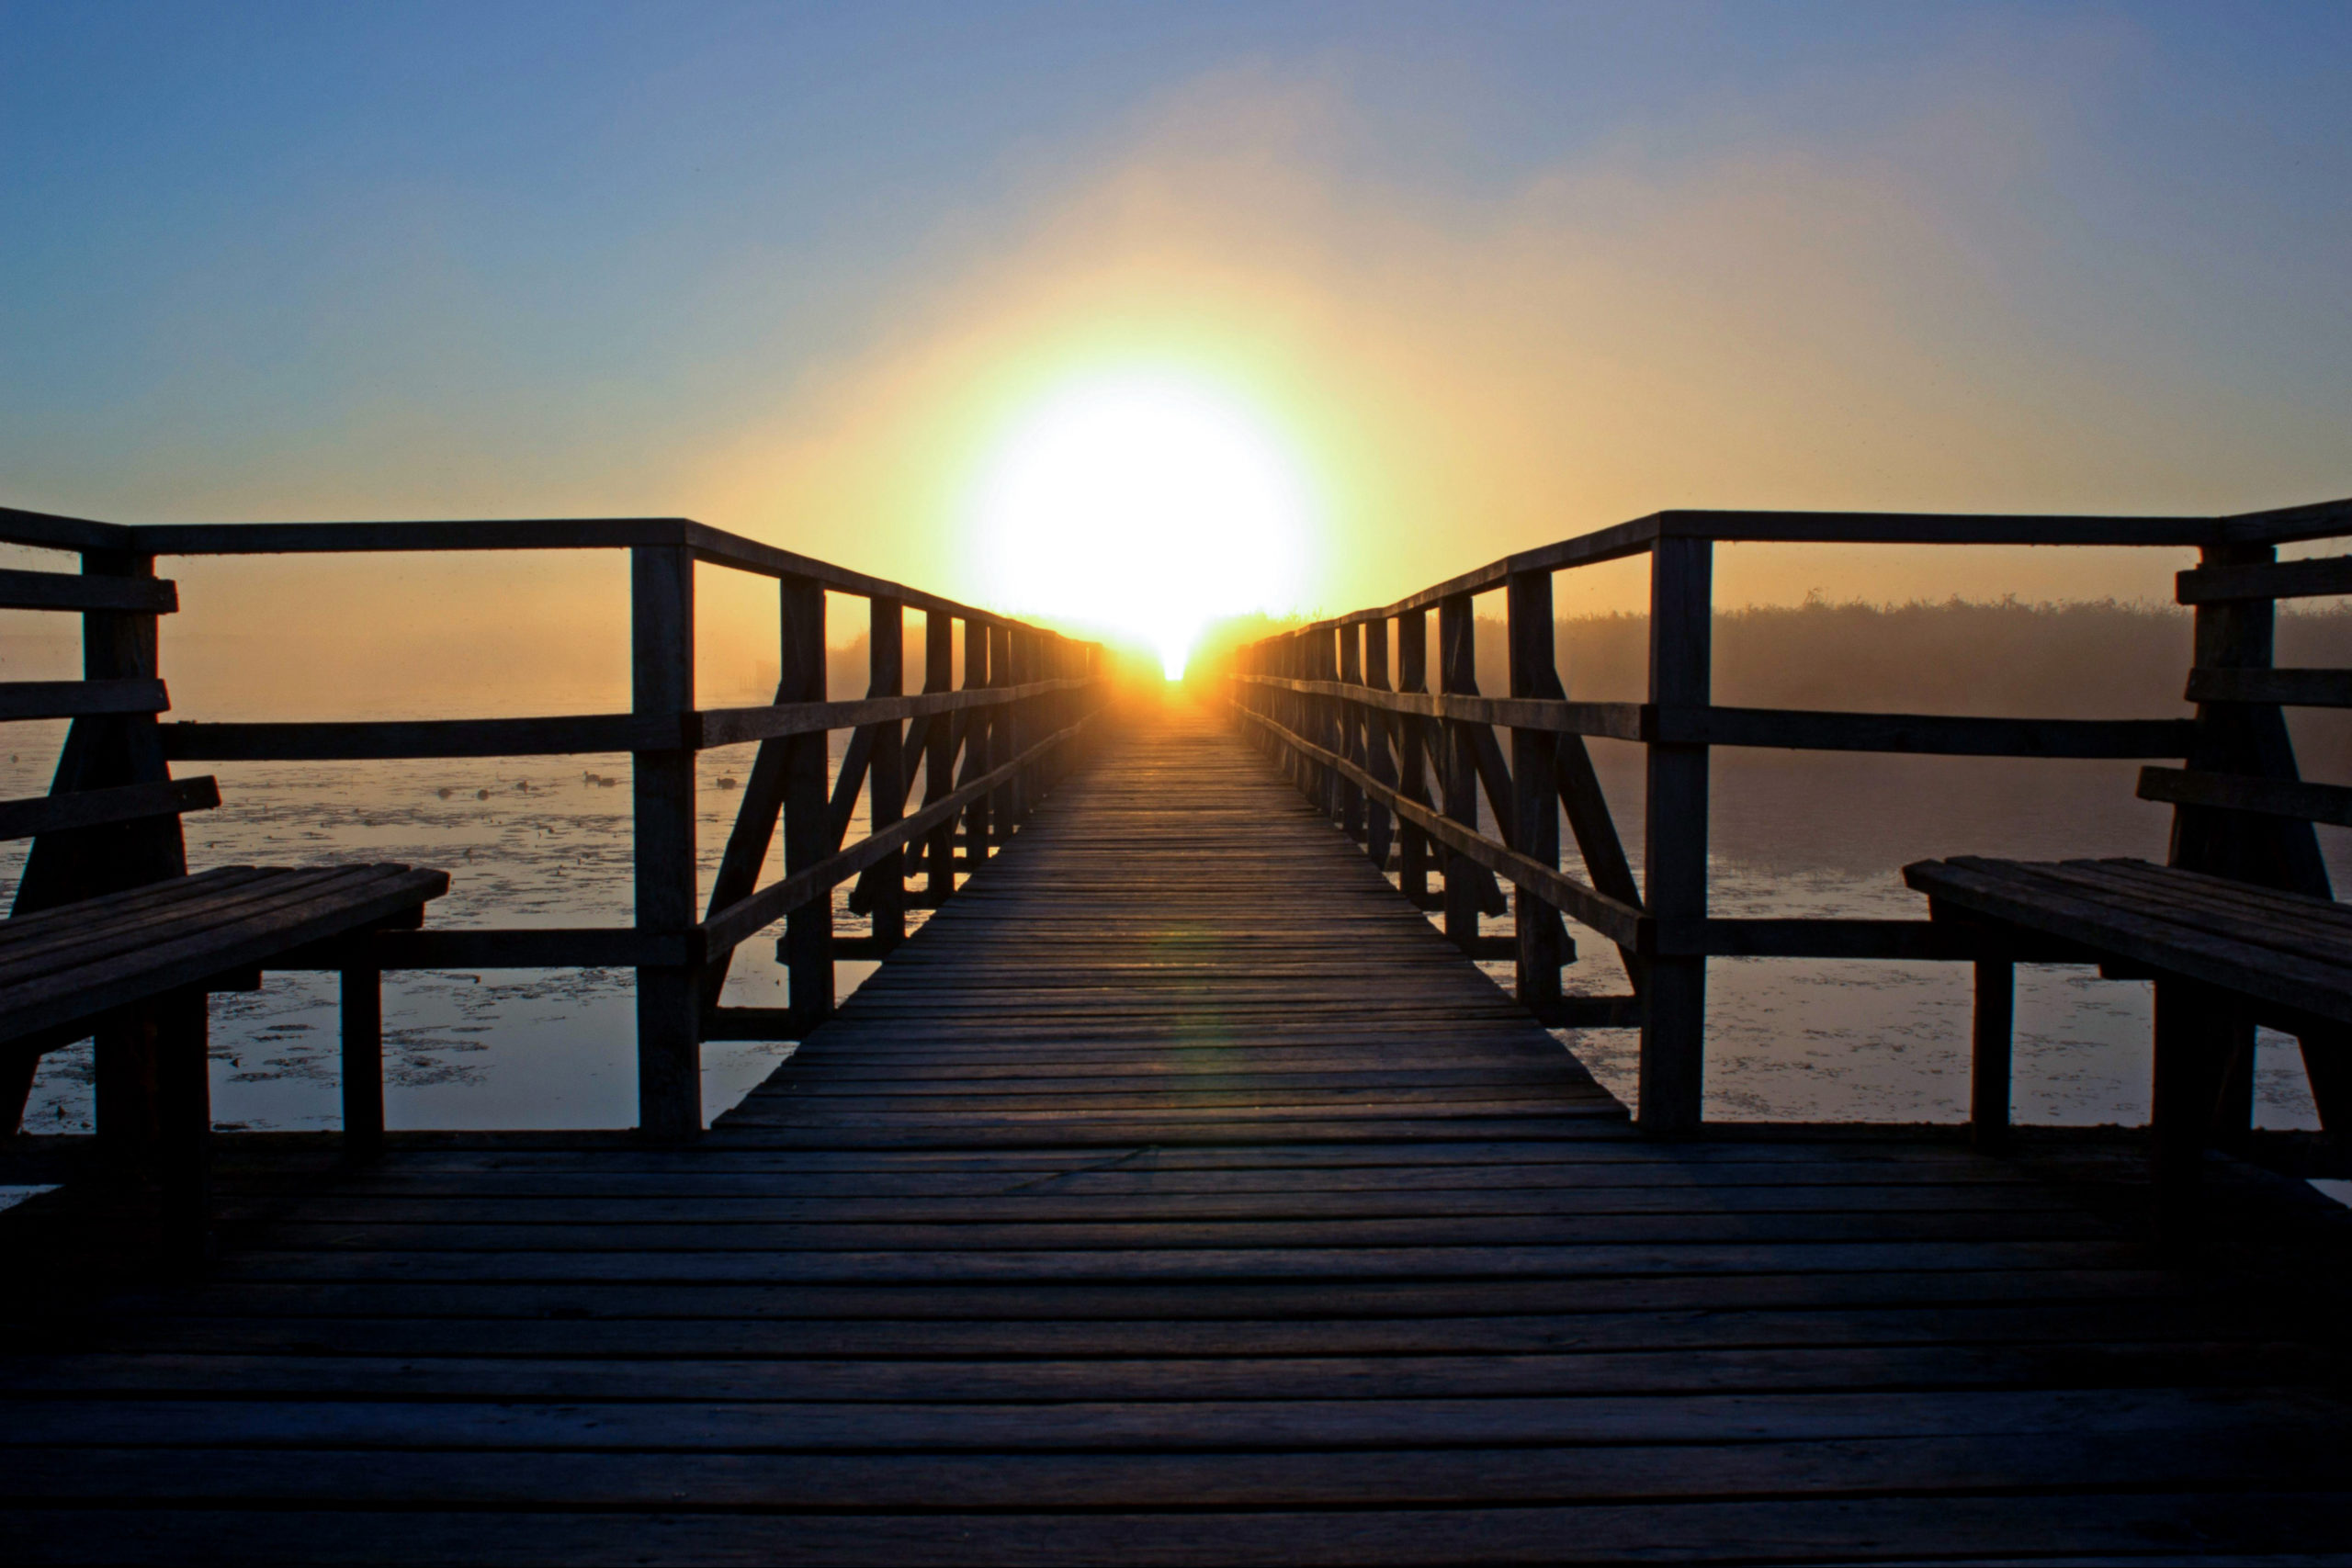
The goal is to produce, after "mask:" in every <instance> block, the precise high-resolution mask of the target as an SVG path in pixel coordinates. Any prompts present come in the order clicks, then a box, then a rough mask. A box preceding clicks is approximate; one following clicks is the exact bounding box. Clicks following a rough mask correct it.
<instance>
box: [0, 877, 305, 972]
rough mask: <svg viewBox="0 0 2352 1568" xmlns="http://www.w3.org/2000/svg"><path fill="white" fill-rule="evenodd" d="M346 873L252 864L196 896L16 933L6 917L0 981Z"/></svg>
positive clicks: (129, 945)
mask: <svg viewBox="0 0 2352 1568" xmlns="http://www.w3.org/2000/svg"><path fill="white" fill-rule="evenodd" d="M339 876H347V872H345V870H344V868H341V867H331V866H321V867H311V868H305V869H303V870H301V871H299V872H294V873H281V874H276V875H273V874H270V872H268V871H266V870H263V869H259V868H254V874H252V875H250V876H247V877H244V878H243V879H241V880H240V881H238V882H237V883H236V884H235V885H234V886H230V887H227V888H216V889H210V890H208V891H207V892H206V893H205V894H203V895H202V896H182V897H164V898H150V899H145V900H142V901H141V902H140V903H139V904H138V905H137V906H135V907H130V908H116V907H111V906H110V907H108V908H107V909H106V910H104V911H103V913H102V914H101V913H100V912H98V911H95V910H90V909H87V908H84V909H82V911H81V915H80V918H79V919H69V920H62V921H59V920H51V921H48V922H46V923H45V924H44V925H43V927H42V929H41V930H40V931H37V932H29V933H18V932H17V931H15V930H14V929H13V928H14V927H15V926H16V924H17V922H16V921H14V920H10V921H7V922H6V923H5V924H0V986H6V985H9V984H13V983H15V982H17V981H19V980H23V979H27V978H29V977H31V976H36V975H41V974H46V973H49V972H51V971H52V970H56V969H60V968H67V967H71V966H73V965H74V964H84V963H89V962H93V961H95V960H96V959H99V958H103V957H105V956H106V955H107V954H109V953H122V952H129V951H131V950H134V949H136V948H137V947H139V946H140V945H141V943H143V942H153V941H157V940H159V939H162V938H164V937H166V936H168V935H170V934H172V933H175V932H177V931H183V930H187V929H191V928H194V927H198V926H200V925H201V924H202V923H203V919H202V917H203V915H204V914H206V913H208V912H209V914H210V915H211V917H212V918H213V919H215V920H216V921H217V920H219V919H228V918H232V917H233V916H235V915H236V914H238V913H239V912H241V911H242V910H243V909H244V908H246V907H248V906H249V905H251V904H253V903H254V902H255V901H256V900H266V901H273V902H284V901H286V900H287V899H289V898H294V897H300V896H301V895H302V893H303V892H305V891H307V890H309V889H311V888H315V887H323V886H328V885H330V884H332V883H333V882H334V881H335V880H337V878H338V877H339ZM162 886H166V887H169V886H173V884H172V883H168V882H167V883H164V884H163V885H162ZM140 891H142V892H143V891H145V890H144V889H141V890H140ZM89 902H93V903H95V902H96V900H90V901H89ZM68 908H75V907H74V906H68ZM94 915H96V916H98V918H96V919H94V918H93V916H94Z"/></svg>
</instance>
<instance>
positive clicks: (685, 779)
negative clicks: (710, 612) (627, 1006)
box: [629, 545, 702, 1139]
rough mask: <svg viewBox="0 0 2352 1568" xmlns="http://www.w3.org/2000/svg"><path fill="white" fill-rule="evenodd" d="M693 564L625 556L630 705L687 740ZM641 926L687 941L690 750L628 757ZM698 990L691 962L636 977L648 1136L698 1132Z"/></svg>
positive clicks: (656, 553) (640, 1088) (638, 551)
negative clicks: (627, 568)
mask: <svg viewBox="0 0 2352 1568" xmlns="http://www.w3.org/2000/svg"><path fill="white" fill-rule="evenodd" d="M694 573H695V564H694V555H693V552H691V551H689V550H687V549H684V548H683V547H676V546H666V545H639V546H636V547H633V548H631V549H630V551H629V635H630V643H631V648H632V654H633V657H632V660H631V673H632V677H633V680H632V707H633V709H634V711H635V712H636V714H637V715H638V716H639V717H650V718H660V719H662V720H663V721H665V723H666V724H667V726H668V727H669V728H671V729H672V730H673V731H674V732H675V733H676V734H677V735H678V737H679V739H681V740H683V739H684V726H685V721H686V718H687V716H688V715H689V714H691V713H692V711H693V709H694V705H695V577H694ZM630 781H631V785H632V790H633V794H634V797H635V798H634V804H635V827H634V861H635V873H636V888H637V929H638V930H639V931H643V932H646V933H649V934H659V935H662V936H665V937H677V938H684V935H685V934H686V933H687V932H689V931H692V929H693V927H694V925H695V753H694V752H693V750H690V749H688V748H686V747H684V746H682V745H673V746H669V747H664V748H662V749H660V750H646V751H639V752H637V753H635V755H634V757H633V759H632V766H631V769H630ZM701 1031H702V987H701V979H700V976H699V974H698V972H697V970H696V968H695V967H694V966H690V965H675V964H662V965H659V966H649V967H644V968H640V969H639V970H638V972H637V1102H638V1126H639V1130H640V1131H642V1132H643V1133H644V1134H646V1135H648V1136H649V1137H654V1138H666V1139H676V1138H686V1137H691V1136H693V1135H694V1134H696V1133H698V1132H700V1131H701V1130H702V1061H701V1045H702V1033H701Z"/></svg>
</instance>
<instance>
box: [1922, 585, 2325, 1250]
mask: <svg viewBox="0 0 2352 1568" xmlns="http://www.w3.org/2000/svg"><path fill="white" fill-rule="evenodd" d="M2275 554H2276V552H2275V549H2274V548H2273V547H2270V546H2249V545H2217V546H2209V547H2206V548H2205V549H2204V551H2203V561H2202V563H2201V564H2200V565H2199V567H2198V568H2197V569H2196V570H2190V571H2184V572H2182V573H2181V574H2180V576H2179V580H2178V583H2177V594H2178V598H2179V600H2180V602H2181V603H2182V604H2188V605H2191V606H2193V607H2194V608H2195V611H2196V632H2195V636H2196V656H2195V657H2196V662H2195V667H2194V668H2193V669H2191V671H2189V676H2188V689H2187V692H2186V694H2185V695H2186V697H2187V699H2188V701H2191V702H2194V703H2196V704H2197V705H2198V707H2197V721H2196V730H2195V737H2196V738H2195V740H2194V742H2193V744H2192V747H2191V750H2190V754H2189V756H2188V767H2186V768H2154V767H2152V768H2143V770H2141V773H2140V784H2139V791H2138V793H2139V795H2140V797H2141V798H2142V799H2143V800H2151V801H2160V802H2163V803H2165V804H2168V805H2170V806H2172V807H2173V808H2174V813H2173V828H2172V844H2171V853H2170V855H2169V857H2168V858H2169V863H2168V864H2165V865H2162V866H2158V865H2151V864H2149V863H2146V862H2144V861H2135V860H2101V861H2062V862H2054V863H2049V862H2026V861H2005V860H1987V859H1979V858H1974V857H1968V856H1962V857H1955V858H1951V859H1948V860H1939V861H1923V862H1921V863H1917V864H1915V865H1910V866H1905V868H1904V873H1903V875H1904V880H1905V882H1906V883H1907V884H1909V885H1910V886H1912V887H1913V888H1915V889H1917V891H1919V892H1922V893H1925V894H1926V895H1928V908H1929V911H1930V914H1931V917H1932V918H1933V919H1936V920H1938V921H1941V922H1945V923H1964V924H1966V925H1969V926H1971V927H1973V928H1975V930H1976V931H1977V933H1978V939H1979V940H1978V943H1977V945H1978V947H1979V950H1980V952H1981V953H1982V954H1983V956H1982V957H1980V958H1979V960H1978V962H1977V970H1976V1021H1975V1030H1974V1053H1975V1055H1974V1064H1973V1074H1972V1086H1971V1096H1970V1100H1971V1104H1970V1114H1971V1119H1972V1121H1973V1122H1974V1124H1975V1128H1976V1132H1977V1134H1978V1136H1979V1138H1980V1140H1982V1141H1987V1142H1991V1141H1996V1140H1997V1139H1998V1138H1999V1136H2000V1135H2001V1134H2002V1133H2003V1132H2004V1131H2005V1130H2006V1129H2007V1124H2008V1116H2009V1103H2008V1102H2009V1051H2010V1033H2011V1026H2012V1020H2013V1008H2014V1001H2013V992H2012V964H2014V963H2015V962H2016V961H2018V960H2019V959H2055V960H2060V961H2069V960H2071V961H2078V962H2093V963H2097V964H2098V965H2099V966H2100V969H2101V972H2102V973H2104V974H2107V975H2109V976H2114V977H2116V978H2135V979H2148V980H2153V981H2154V983H2155V1029H2154V1034H2155V1041H2154V1066H2153V1071H2152V1095H2151V1103H2150V1115H2149V1121H2150V1123H2151V1126H2152V1128H2153V1129H2154V1143H2155V1175H2156V1179H2157V1183H2158V1188H2159V1201H2160V1205H2161V1208H2162V1211H2163V1212H2164V1213H2165V1214H2166V1215H2168V1216H2175V1217H2177V1216H2179V1215H2181V1213H2182V1212H2183V1209H2184V1206H2185V1205H2186V1204H2187V1203H2188V1201H2189V1200H2190V1198H2191V1197H2192V1196H2193V1193H2194V1189H2195V1185H2196V1179H2197V1172H2198V1168H2199V1165H2200V1164H2201V1161H2202V1157H2203V1153H2204V1150H2205V1149H2206V1148H2207V1147H2208V1146H2210V1145H2212V1144H2214V1143H2217V1142H2218V1143H2222V1144H2228V1143H2231V1142H2233V1141H2235V1140H2237V1139H2238V1138H2240V1137H2241V1136H2242V1135H2243V1134H2244V1132H2245V1129H2246V1128H2247V1127H2248V1126H2249V1124H2250V1122H2251V1119H2252V1115H2253V1109H2254V1032H2255V1029H2256V1026H2258V1025H2259V1026H2265V1027H2269V1028H2274V1029H2278V1030H2279V1031H2282V1032H2286V1033H2289V1034H2291V1035H2293V1036H2295V1038H2296V1039H2297V1040H2298V1041H2299V1042H2300V1043H2301V1046H2302V1055H2303V1065H2304V1070H2305V1073H2306V1075H2307V1076H2308V1077H2309V1079H2310V1082H2311V1089H2312V1100H2313V1101H2314V1102H2315V1104H2316V1105H2317V1107H2318V1110H2319V1115H2320V1122H2321V1126H2322V1128H2323V1130H2324V1133H2325V1134H2326V1135H2327V1136H2328V1137H2329V1138H2330V1139H2331V1140H2332V1141H2335V1142H2336V1143H2337V1144H2338V1145H2339V1147H2340V1146H2342V1145H2343V1144H2344V1142H2345V1141H2346V1140H2352V908H2347V907H2346V906H2345V905H2342V904H2338V903H2336V902H2335V900H2334V897H2333V891H2332V889H2331V887H2330V886H2329V881H2328V874H2327V868H2326V866H2325V864H2324V862H2323V861H2322V859H2321V856H2320V852H2319V841H2318V838H2317V835H2316V834H2315V832H2314V831H2313V828H2312V824H2313V823H2315V822H2328V823H2335V824H2338V825H2352V789H2347V788H2345V787H2343V786H2340V785H2335V784H2312V783H2309V782H2307V781H2305V780H2303V779H2302V778H2301V777H2300V775H2299V774H2298V772H2297V767H2296V761H2295V751H2294V747H2293V744H2292V742H2291V740H2290V737H2289V734H2288V730H2287V725H2286V720H2285V717H2284V715H2283V713H2282V711H2281V710H2282V707H2283V706H2319V707H2337V708H2342V707H2352V671H2345V670H2281V669H2277V668H2274V667H2273V660H2272V654H2273V649H2274V634H2275V629H2276V622H2275V611H2276V604H2275V602H2276V601H2277V600H2278V599H2282V598H2295V597H2303V596H2311V595H2318V594H2340V593H2345V592H2352V557H2340V558H2328V559H2316V560H2299V561H2284V562H2282V561H2278V560H2277V559H2275Z"/></svg>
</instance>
